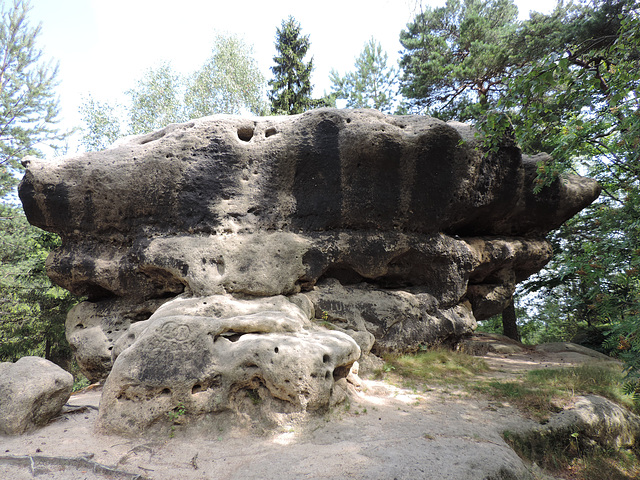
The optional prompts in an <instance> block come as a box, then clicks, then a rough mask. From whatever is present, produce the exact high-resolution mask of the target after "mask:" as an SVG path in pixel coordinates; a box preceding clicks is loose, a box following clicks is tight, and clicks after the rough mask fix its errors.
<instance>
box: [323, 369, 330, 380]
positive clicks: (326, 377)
mask: <svg viewBox="0 0 640 480" xmlns="http://www.w3.org/2000/svg"><path fill="white" fill-rule="evenodd" d="M330 378H331V372H330V371H328V370H327V372H326V373H325V374H324V379H325V380H329V379H330Z"/></svg>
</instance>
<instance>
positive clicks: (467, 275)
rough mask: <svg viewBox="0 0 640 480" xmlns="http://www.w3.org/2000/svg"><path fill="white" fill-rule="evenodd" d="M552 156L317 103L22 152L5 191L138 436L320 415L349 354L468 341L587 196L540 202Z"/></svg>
mask: <svg viewBox="0 0 640 480" xmlns="http://www.w3.org/2000/svg"><path fill="white" fill-rule="evenodd" d="M547 158H548V157H547V156H546V155H544V154H541V155H538V156H535V157H527V156H523V155H522V154H521V152H520V150H519V149H518V148H517V146H516V145H514V144H513V143H512V142H510V141H508V140H505V142H503V144H502V145H501V146H500V148H499V149H498V150H497V151H496V152H484V151H483V150H482V148H481V146H480V144H479V143H478V141H477V140H476V138H475V135H474V132H473V131H472V130H471V128H470V127H468V126H467V125H464V124H460V123H456V122H449V123H445V122H442V121H439V120H436V119H433V118H429V117H423V116H390V115H384V114H381V113H379V112H376V111H373V110H337V109H319V110H313V111H310V112H307V113H304V114H301V115H294V116H289V117H261V118H240V117H228V116H214V117H207V118H202V119H198V120H194V121H191V122H188V123H184V124H176V125H170V126H168V127H166V128H164V129H162V130H160V131H157V132H154V133H151V134H149V135H144V136H138V137H132V138H129V139H126V140H125V141H123V142H121V143H119V144H117V145H115V146H113V147H112V148H110V149H107V150H104V151H101V152H90V153H86V154H82V155H78V156H71V157H65V158H62V159H55V160H53V161H41V160H38V159H34V158H29V159H27V160H26V161H25V163H26V164H27V166H28V168H27V171H26V174H25V176H24V179H23V180H22V183H21V185H20V189H19V192H20V198H21V199H22V201H23V205H24V208H25V211H26V213H27V217H28V219H29V221H30V222H31V223H32V224H34V225H36V226H39V227H41V228H43V229H45V230H48V231H51V232H55V233H58V234H60V235H61V237H62V240H63V245H62V247H61V248H60V249H58V250H57V251H55V252H53V253H52V254H51V255H50V257H49V259H48V260H47V268H48V273H49V276H50V277H51V279H52V280H53V281H54V282H55V283H57V284H59V285H61V286H63V287H65V288H67V289H69V290H70V291H72V292H74V293H76V294H79V295H86V296H87V297H88V300H87V301H86V302H83V303H81V304H79V305H78V306H77V307H75V308H74V309H73V310H72V311H71V312H70V314H69V317H68V320H67V336H68V339H69V341H70V343H71V344H72V346H73V347H74V348H75V350H76V353H77V358H78V363H79V365H80V367H81V368H82V370H83V371H84V372H85V373H86V375H87V376H88V377H89V378H90V379H92V380H98V379H104V378H106V377H107V376H108V380H107V382H106V384H105V389H104V393H103V401H102V407H101V421H102V424H103V426H104V427H105V428H107V429H109V430H114V431H123V432H130V431H140V430H144V429H145V428H147V427H148V426H150V425H153V424H154V423H155V422H157V421H158V420H159V419H161V418H162V417H163V416H166V415H167V414H168V413H169V412H171V411H173V410H174V409H175V408H176V407H177V405H179V404H182V405H183V406H184V407H185V408H186V411H188V412H190V413H193V414H197V415H200V414H206V413H210V412H218V411H225V410H238V411H246V410H247V409H251V408H254V407H255V408H258V407H256V404H259V405H260V408H263V409H264V410H265V411H267V410H268V411H270V412H280V413H281V414H283V415H287V414H290V413H292V412H300V411H308V410H316V409H321V408H325V407H326V406H328V405H330V404H332V403H335V402H338V401H340V399H341V398H342V397H343V395H344V387H345V383H346V380H345V378H346V376H347V374H348V372H349V369H350V367H351V365H352V364H353V363H354V362H355V361H356V360H358V359H359V358H361V355H366V354H368V353H369V352H370V351H373V352H374V353H380V352H383V351H388V350H394V351H412V350H416V349H418V348H419V347H420V345H424V344H438V343H455V342H456V341H457V340H458V339H460V338H461V337H462V336H464V335H466V334H468V333H470V332H472V331H473V330H474V329H475V326H476V320H482V319H485V318H488V317H489V316H491V315H494V314H496V313H499V312H500V311H502V309H503V308H504V306H505V304H506V302H508V300H509V299H510V297H511V295H512V293H513V290H514V288H515V285H516V283H517V282H519V281H522V280H523V279H525V278H527V277H528V276H530V275H531V274H533V273H535V272H537V271H538V270H540V269H541V268H542V267H543V266H544V265H545V264H546V263H547V262H548V261H549V259H550V258H551V254H552V251H551V247H550V244H549V243H548V242H547V241H546V240H545V239H544V236H545V235H546V234H547V233H548V232H549V231H551V230H553V229H555V228H557V227H559V226H560V225H561V224H562V223H563V222H564V221H566V220H567V219H568V218H570V217H571V216H573V215H574V214H576V213H577V212H578V211H580V210H581V209H582V208H584V207H585V206H587V205H589V204H590V203H591V202H592V201H593V200H594V199H595V198H596V197H597V196H598V194H599V186H598V185H597V183H596V182H595V181H593V180H589V179H586V178H582V177H578V176H569V177H567V178H564V179H559V180H558V181H556V182H555V183H554V184H553V185H551V186H550V187H548V188H545V189H544V190H543V192H541V193H540V194H537V195H534V194H533V185H534V179H535V176H536V169H537V165H538V164H539V162H543V161H545V159H547ZM327 326H328V327H330V329H327V328H325V327H327ZM362 358H364V357H362ZM248 399H249V400H251V399H253V400H255V401H254V402H251V401H249V400H248ZM258 400H259V401H258Z"/></svg>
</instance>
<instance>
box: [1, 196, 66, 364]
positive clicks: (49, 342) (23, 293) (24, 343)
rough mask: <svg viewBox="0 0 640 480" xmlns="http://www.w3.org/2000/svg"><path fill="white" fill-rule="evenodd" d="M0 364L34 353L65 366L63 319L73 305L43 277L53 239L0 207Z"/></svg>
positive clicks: (14, 211) (16, 210) (18, 213)
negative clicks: (0, 223)
mask: <svg viewBox="0 0 640 480" xmlns="http://www.w3.org/2000/svg"><path fill="white" fill-rule="evenodd" d="M0 218H1V219H2V220H1V221H2V227H3V228H2V229H0V257H1V258H0V261H1V264H2V267H0V318H1V319H2V320H0V361H3V362H7V361H9V362H15V361H16V360H18V359H19V358H20V357H23V356H25V355H36V356H41V357H44V358H46V359H48V360H51V361H53V362H55V363H57V364H59V365H61V366H62V367H65V368H69V366H70V362H71V358H72V353H71V350H70V347H69V344H68V343H67V341H66V339H65V326H64V325H65V319H66V316H67V312H68V311H69V309H70V308H71V307H72V306H73V305H74V304H75V303H77V301H78V298H76V297H74V296H73V295H72V294H71V293H69V292H68V291H66V290H64V289H63V288H60V287H58V286H55V285H53V284H52V283H51V281H50V280H49V277H47V274H46V271H45V260H46V258H47V255H48V254H49V252H50V251H51V250H52V249H54V248H56V247H58V246H59V245H60V239H59V238H58V237H57V235H54V234H51V233H48V232H45V231H43V230H40V229H38V228H35V227H32V226H31V225H29V223H28V222H27V219H26V218H25V216H24V214H23V213H22V211H21V209H20V208H19V207H13V206H9V205H6V204H0Z"/></svg>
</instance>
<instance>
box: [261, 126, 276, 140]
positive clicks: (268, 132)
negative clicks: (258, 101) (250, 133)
mask: <svg viewBox="0 0 640 480" xmlns="http://www.w3.org/2000/svg"><path fill="white" fill-rule="evenodd" d="M276 133H278V131H277V130H276V127H269V128H267V129H266V130H265V132H264V136H265V137H267V138H268V137H271V136H273V135H275V134H276Z"/></svg>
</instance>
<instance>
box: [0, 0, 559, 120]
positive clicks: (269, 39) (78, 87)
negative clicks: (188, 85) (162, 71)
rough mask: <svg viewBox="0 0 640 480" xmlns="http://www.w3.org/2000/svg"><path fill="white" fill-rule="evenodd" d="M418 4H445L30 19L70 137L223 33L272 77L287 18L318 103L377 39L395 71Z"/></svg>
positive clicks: (282, 4) (377, 2)
mask: <svg viewBox="0 0 640 480" xmlns="http://www.w3.org/2000/svg"><path fill="white" fill-rule="evenodd" d="M0 1H1V2H2V3H7V2H10V1H11V0H0ZM515 3H516V5H517V6H518V8H519V11H520V17H521V18H527V17H528V13H529V11H531V10H535V11H540V12H549V11H551V10H552V9H553V7H554V6H555V4H556V0H515ZM421 4H422V5H425V6H426V5H428V6H432V7H434V6H440V5H442V4H444V0H423V1H422V2H421V1H420V0H324V1H323V2H318V1H314V2H309V1H304V0H293V1H292V0H268V1H266V0H243V1H229V0H227V1H219V0H31V5H32V7H33V9H32V11H31V12H30V15H29V20H30V23H31V24H32V25H35V24H37V23H41V24H42V31H41V35H40V37H39V42H38V46H39V47H40V48H42V50H43V51H44V58H51V59H53V60H54V61H57V62H58V65H59V71H58V80H59V86H58V95H59V97H60V106H61V120H62V122H61V126H64V127H66V128H71V127H74V126H79V125H80V115H79V113H78V109H79V107H80V105H81V104H82V100H83V98H84V97H86V96H87V95H89V94H91V95H92V96H93V98H95V99H96V100H99V101H103V102H104V101H108V102H113V101H121V102H122V101H123V100H124V98H125V97H124V92H125V91H126V90H127V89H129V88H131V87H133V86H134V84H135V82H136V80H137V79H139V78H140V77H141V76H142V75H143V74H144V72H145V71H146V70H147V69H149V68H151V67H156V66H158V65H159V64H160V63H162V62H164V61H169V62H171V64H172V66H173V67H174V68H175V69H176V70H178V71H179V72H181V73H184V74H186V73H190V72H192V71H194V70H196V69H197V68H198V67H199V66H201V65H202V64H203V63H204V62H205V61H206V60H207V58H208V57H209V56H210V54H211V47H212V45H213V39H214V37H215V35H216V34H238V35H240V36H241V37H243V39H244V40H245V42H246V43H247V44H249V45H252V46H253V54H254V58H255V59H256V60H257V62H258V66H259V68H260V69H261V71H262V73H263V74H264V75H265V77H267V79H268V78H270V77H271V70H270V67H271V66H272V64H273V56H274V55H275V53H276V51H275V45H274V41H275V35H276V28H278V27H279V26H280V25H281V23H282V21H283V20H284V19H286V18H287V17H288V16H289V15H292V16H293V17H294V18H295V19H296V20H297V21H298V22H300V24H301V27H302V33H303V34H304V35H309V38H310V41H311V48H310V55H309V56H313V59H314V64H315V69H314V73H313V76H312V83H313V85H314V90H313V96H314V97H320V96H322V95H323V93H324V92H325V91H326V92H327V93H328V92H329V91H330V89H331V83H330V81H329V72H330V71H331V69H336V70H337V71H338V72H339V73H340V74H344V73H345V72H347V71H349V70H352V69H353V64H354V60H355V58H356V57H357V56H358V55H359V53H360V52H361V51H362V49H363V47H364V44H365V43H366V42H367V41H368V40H369V39H370V38H371V37H374V38H375V39H376V40H378V41H379V42H380V43H381V45H382V47H383V49H384V50H386V52H387V53H388V54H389V59H390V63H395V62H396V61H397V60H398V58H399V50H400V49H401V45H400V43H399V40H398V38H399V35H400V31H401V30H402V29H403V28H405V27H406V25H407V23H408V22H410V21H411V20H412V19H413V18H414V17H415V15H416V13H418V12H420V8H421ZM308 58H309V57H308Z"/></svg>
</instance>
